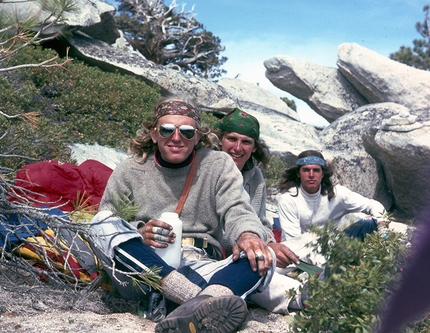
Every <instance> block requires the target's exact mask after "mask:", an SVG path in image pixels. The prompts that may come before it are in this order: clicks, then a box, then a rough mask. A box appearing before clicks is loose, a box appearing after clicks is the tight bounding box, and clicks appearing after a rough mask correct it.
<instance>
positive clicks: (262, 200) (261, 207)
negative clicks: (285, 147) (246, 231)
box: [243, 166, 276, 243]
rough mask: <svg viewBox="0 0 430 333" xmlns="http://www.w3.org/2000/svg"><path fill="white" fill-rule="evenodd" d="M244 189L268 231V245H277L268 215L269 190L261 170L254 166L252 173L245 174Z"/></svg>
mask: <svg viewBox="0 0 430 333" xmlns="http://www.w3.org/2000/svg"><path fill="white" fill-rule="evenodd" d="M243 179H244V180H243V181H244V184H243V186H244V188H245V190H246V192H247V193H248V194H249V196H250V199H251V206H252V208H254V210H255V212H256V213H257V215H258V217H259V218H260V221H261V223H263V225H264V227H265V228H266V230H267V237H268V240H267V242H268V243H276V240H275V236H274V235H273V230H272V222H271V221H270V220H269V219H268V218H267V215H266V200H267V194H266V193H267V190H266V181H265V180H264V177H263V173H262V172H261V170H260V169H259V168H258V167H256V166H254V167H253V169H252V171H249V172H245V173H243Z"/></svg>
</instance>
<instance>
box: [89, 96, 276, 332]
mask: <svg viewBox="0 0 430 333" xmlns="http://www.w3.org/2000/svg"><path fill="white" fill-rule="evenodd" d="M208 134H209V129H208V128H207V127H206V126H203V125H202V124H201V122H200V115H199V111H198V110H197V109H196V108H195V107H194V106H193V105H191V104H190V103H188V102H186V101H184V100H181V99H178V98H171V99H163V100H161V101H160V102H159V103H158V104H157V105H156V106H155V113H154V118H153V120H152V121H148V122H144V123H143V125H142V128H141V129H140V130H139V131H138V132H137V135H136V137H135V138H133V139H132V140H130V146H129V150H130V152H131V153H132V157H130V158H129V159H127V160H125V161H124V162H122V163H121V164H120V165H118V166H117V167H116V169H115V170H114V172H113V174H112V176H111V177H110V179H109V181H108V184H107V186H106V190H105V193H104V195H103V198H102V200H101V203H100V207H99V213H98V214H97V215H96V216H95V218H94V219H93V221H92V226H94V230H98V232H97V235H98V242H99V243H100V246H101V247H104V250H105V251H104V252H105V253H106V254H108V255H109V256H110V258H111V260H112V263H111V264H110V266H111V267H109V265H105V267H104V269H105V270H106V271H107V272H108V274H109V275H110V276H111V280H112V283H113V285H114V287H115V288H116V289H117V290H118V292H119V293H120V294H121V295H122V296H123V297H124V298H129V299H135V300H140V299H147V298H148V288H147V286H145V284H144V283H141V284H140V285H139V286H136V283H135V282H136V280H134V281H133V279H132V277H133V274H134V276H136V275H135V274H136V273H139V272H141V271H142V269H143V270H144V269H145V268H144V267H147V268H148V267H149V268H152V267H158V268H159V269H160V272H159V276H160V277H161V281H160V287H161V288H162V294H163V296H164V297H165V298H166V299H167V300H169V301H170V302H173V303H175V304H176V305H179V306H178V307H177V308H176V309H175V310H174V311H173V312H171V313H170V314H169V315H168V316H167V317H166V318H165V319H162V316H161V317H159V318H157V320H160V319H162V320H161V321H160V322H159V323H158V324H157V326H156V332H158V333H159V332H209V331H212V330H214V329H215V327H216V330H217V332H218V331H219V332H235V331H236V330H237V329H238V328H239V327H240V326H241V324H242V323H243V322H244V321H245V319H246V316H247V307H246V303H245V300H246V299H247V298H248V296H249V295H251V294H252V293H254V292H260V291H262V290H264V289H265V288H266V287H267V285H268V284H269V283H270V280H271V276H272V273H273V271H274V268H275V267H274V265H275V263H276V260H275V258H274V256H273V255H272V253H273V252H272V251H271V250H270V248H269V247H268V246H267V244H266V243H267V238H268V235H267V230H266V229H265V228H264V227H263V226H262V224H261V222H260V220H259V218H258V216H257V215H256V214H255V212H254V211H253V209H252V207H251V205H250V204H249V196H248V195H247V194H246V192H245V191H244V189H243V185H242V181H241V175H240V172H239V170H238V169H237V168H236V166H235V164H234V163H233V161H232V159H231V158H230V157H229V156H228V155H226V154H224V153H222V152H218V151H214V150H213V149H212V148H213V147H212V146H211V144H212V141H211V140H210V138H209V137H208ZM208 148H210V149H208ZM192 170H195V172H194V176H193V177H191V178H189V174H191V175H192V174H193V172H192ZM190 179H191V186H190V187H189V192H188V194H187V196H186V199H185V202H184V205H183V208H182V210H180V216H179V217H180V219H181V221H182V237H183V238H182V244H183V245H184V241H185V240H186V241H187V242H186V245H185V247H192V249H193V251H194V252H195V253H196V254H197V255H196V256H194V257H193V258H192V259H191V258H190V257H183V258H182V260H181V263H180V266H179V267H178V268H177V269H175V268H174V267H171V266H169V265H167V264H166V263H165V262H164V261H163V260H162V259H161V258H160V257H159V256H158V255H157V254H156V253H155V252H154V251H153V250H152V248H151V247H155V248H165V247H167V246H168V244H169V243H174V242H181V239H175V238H176V235H175V234H174V233H173V231H172V227H171V225H169V224H168V223H166V222H163V221H160V220H158V219H159V217H160V215H161V214H162V213H163V212H174V211H175V208H176V207H177V206H178V202H179V201H182V200H180V199H181V198H182V195H181V193H183V189H184V187H185V184H186V183H188V180H190ZM124 197H126V198H127V200H129V201H130V202H132V203H133V204H134V205H135V206H136V208H137V212H136V215H135V220H136V221H138V220H140V221H142V222H140V223H138V224H137V228H138V229H136V228H133V227H131V226H130V224H129V223H127V222H126V221H123V220H121V219H119V218H117V217H115V216H113V217H107V218H106V216H107V213H110V212H116V206H117V205H116V202H118V198H124ZM106 212H107V213H106ZM103 223H104V224H105V226H104V227H103ZM224 231H225V236H226V238H227V240H228V241H229V243H230V245H231V246H232V248H233V254H232V256H230V257H228V258H226V259H224V260H222V256H221V241H222V235H223V232H224ZM272 259H273V260H272ZM145 291H146V294H145Z"/></svg>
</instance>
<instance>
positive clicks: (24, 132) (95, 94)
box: [0, 48, 160, 168]
mask: <svg viewBox="0 0 430 333" xmlns="http://www.w3.org/2000/svg"><path fill="white" fill-rule="evenodd" d="M54 55H55V52H54V51H51V50H43V49H42V48H27V49H24V50H23V51H21V52H20V54H19V56H18V57H16V58H14V59H13V60H12V61H11V62H10V63H9V65H15V64H19V63H24V62H26V63H35V62H40V61H42V60H44V59H49V58H51V57H53V56H54ZM159 97H160V93H159V91H158V90H157V89H154V88H151V87H149V86H148V85H146V84H145V83H144V82H143V81H142V80H139V79H138V78H136V77H135V76H131V75H120V74H118V73H107V72H103V71H102V70H100V69H98V68H96V67H90V66H87V65H85V64H84V63H82V62H81V61H78V60H73V61H72V62H70V63H68V64H66V65H65V66H64V68H51V69H41V68H30V69H23V70H20V71H15V72H11V73H8V74H7V75H3V76H0V109H1V110H2V111H3V112H4V113H6V114H8V115H18V114H27V117H19V118H14V119H8V118H5V117H0V135H2V134H3V133H7V135H5V136H4V138H3V139H1V146H2V147H6V149H4V151H3V153H4V152H6V153H9V154H14V155H21V156H28V157H31V158H35V159H38V160H48V159H60V160H64V161H70V150H69V149H68V148H67V145H68V144H69V143H78V142H80V143H95V142H97V143H98V144H100V145H106V146H111V147H115V148H122V149H126V147H127V144H128V139H129V138H130V137H133V136H134V135H135V132H136V130H137V129H138V128H139V127H140V124H141V122H142V120H144V119H146V118H148V117H149V116H150V115H152V108H153V105H154V103H155V101H156V100H157V99H158V98H159ZM30 112H31V113H32V114H29V113H30ZM23 120H25V121H23ZM28 162H29V160H28V159H22V158H7V159H2V160H1V161H0V163H1V165H2V166H6V167H15V168H16V167H19V166H22V165H23V164H26V163H28Z"/></svg>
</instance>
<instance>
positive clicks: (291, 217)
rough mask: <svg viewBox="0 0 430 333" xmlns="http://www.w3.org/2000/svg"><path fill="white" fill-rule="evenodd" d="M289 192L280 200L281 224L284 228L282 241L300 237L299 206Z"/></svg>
mask: <svg viewBox="0 0 430 333" xmlns="http://www.w3.org/2000/svg"><path fill="white" fill-rule="evenodd" d="M294 199H295V198H293V197H292V196H291V195H290V193H289V192H286V193H284V194H282V195H281V196H280V197H279V199H278V214H279V222H280V224H281V228H282V236H281V241H285V240H287V239H289V238H293V237H297V236H300V235H301V233H302V231H301V227H300V216H299V212H298V209H297V205H296V203H295V201H294Z"/></svg>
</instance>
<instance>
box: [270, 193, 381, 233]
mask: <svg viewBox="0 0 430 333" xmlns="http://www.w3.org/2000/svg"><path fill="white" fill-rule="evenodd" d="M334 193H335V196H334V197H333V198H332V199H331V200H330V201H329V200H328V196H327V195H321V193H320V190H319V191H318V192H317V193H314V194H309V193H307V192H306V191H305V190H304V189H303V188H302V187H301V186H300V187H299V188H298V189H297V188H295V187H294V188H291V189H290V190H289V191H288V192H285V193H283V194H282V195H281V196H280V197H279V200H278V213H279V222H280V224H281V228H282V239H281V240H282V241H285V240H287V239H289V238H293V237H297V236H300V235H301V234H302V233H304V232H307V231H309V227H310V225H317V226H322V225H323V224H324V223H325V222H326V221H328V220H332V221H334V222H335V223H339V221H340V219H341V218H342V216H344V215H346V214H348V213H357V212H363V213H366V214H369V215H372V216H374V217H381V215H382V213H383V212H384V210H385V208H384V206H383V205H382V204H381V203H380V202H378V201H376V200H373V199H368V198H365V197H363V196H362V195H360V194H358V193H356V192H353V191H351V190H349V189H347V188H346V187H343V186H341V185H335V186H334ZM296 194H297V196H295V195H296Z"/></svg>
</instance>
